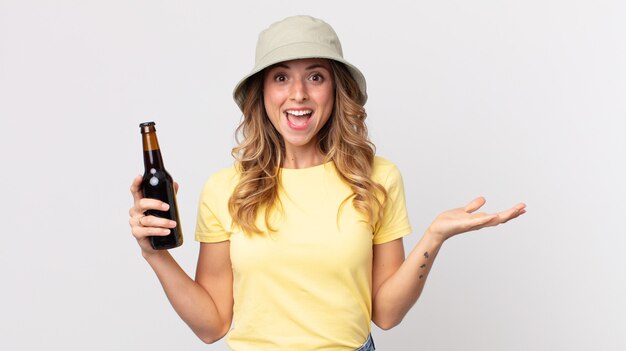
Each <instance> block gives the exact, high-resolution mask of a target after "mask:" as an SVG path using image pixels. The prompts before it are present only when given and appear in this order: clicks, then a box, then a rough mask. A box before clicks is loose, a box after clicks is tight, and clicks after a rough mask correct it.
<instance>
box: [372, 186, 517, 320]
mask: <svg viewBox="0 0 626 351" xmlns="http://www.w3.org/2000/svg"><path fill="white" fill-rule="evenodd" d="M484 204H485V199H483V198H477V199H475V200H473V201H472V202H470V203H469V204H468V205H467V206H465V207H464V208H457V209H454V210H450V211H446V212H444V213H442V214H441V215H439V216H438V217H437V218H436V219H435V221H433V223H432V224H431V225H430V226H429V227H428V229H427V230H426V233H425V234H424V236H423V237H422V239H421V240H420V241H419V242H418V243H417V245H416V246H415V248H414V249H413V251H412V252H411V253H410V254H409V256H408V257H407V258H406V260H405V259H404V247H403V245H402V239H396V240H393V241H391V242H388V243H385V244H380V245H374V261H373V267H372V296H373V302H372V305H373V306H372V320H373V321H374V323H376V325H378V326H379V327H380V328H381V329H390V328H393V327H394V326H396V325H398V324H399V323H400V322H401V321H402V318H404V316H405V315H406V313H407V312H408V311H409V309H411V307H412V306H413V304H415V301H417V299H418V298H419V296H420V294H421V293H422V290H423V288H424V284H425V283H426V278H427V277H428V273H429V272H430V269H431V267H432V264H433V262H434V260H435V257H436V256H437V253H438V252H439V249H441V246H442V245H443V243H444V242H445V241H446V240H447V239H449V238H451V237H452V236H454V235H457V234H461V233H465V232H468V231H472V230H478V229H481V228H484V227H489V226H496V225H498V224H501V223H505V222H507V221H509V220H511V219H513V218H516V217H518V216H520V215H522V214H524V213H525V212H526V210H525V205H524V204H518V205H516V206H515V207H513V208H511V209H509V210H506V211H503V212H500V213H497V214H486V213H474V212H475V211H476V210H478V209H479V208H480V207H482V206H483V205H484Z"/></svg>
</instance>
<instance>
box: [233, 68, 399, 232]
mask: <svg viewBox="0 0 626 351" xmlns="http://www.w3.org/2000/svg"><path fill="white" fill-rule="evenodd" d="M328 61H329V63H330V66H331V68H332V75H333V78H334V85H335V86H334V88H335V103H334V107H333V111H332V113H331V116H330V118H329V120H328V121H327V122H326V124H325V125H324V126H323V127H322V128H321V129H320V131H319V132H318V137H317V147H318V148H319V150H320V152H321V153H322V154H323V155H325V158H326V161H333V162H334V164H335V168H336V169H337V172H338V173H339V175H340V176H341V178H342V179H343V180H344V181H345V182H346V183H347V184H348V185H349V186H350V188H351V189H352V191H353V193H354V195H353V199H352V204H353V206H354V207H355V208H356V209H357V210H358V211H360V212H361V213H363V214H364V215H365V216H366V218H367V219H368V222H369V223H370V224H371V225H372V226H374V224H375V223H377V222H378V220H379V219H380V218H381V217H382V213H383V208H384V205H385V202H386V199H387V193H386V191H385V188H384V187H383V186H382V185H380V184H378V183H376V182H374V181H372V180H371V175H372V167H373V163H374V155H375V151H376V149H375V146H374V144H373V143H372V142H370V140H369V139H368V136H367V126H366V125H365V118H366V113H365V109H364V108H363V105H361V104H360V103H359V101H363V99H362V95H361V91H360V90H359V86H358V84H357V82H356V81H355V80H354V78H353V77H352V75H351V74H350V72H349V71H348V69H347V68H346V67H345V66H344V65H343V64H342V63H340V62H337V61H334V60H328ZM263 80H264V71H262V72H259V73H257V74H256V75H254V76H252V77H250V78H249V80H248V82H247V85H246V87H245V98H244V102H243V119H242V121H241V123H240V124H239V127H237V131H236V134H237V142H238V146H236V147H234V148H233V150H232V155H233V157H234V158H235V160H236V161H237V162H236V164H237V168H238V171H239V172H240V174H241V178H240V180H239V183H238V184H237V186H236V187H235V189H234V191H233V194H232V195H231V197H230V199H229V202H228V208H229V211H230V215H231V217H232V219H233V224H234V225H235V226H237V227H239V228H241V229H242V230H243V231H244V232H245V233H262V232H263V231H261V230H260V229H259V228H258V227H257V225H256V221H257V214H258V213H259V211H264V215H265V225H266V227H267V228H268V230H274V229H273V228H272V227H271V225H270V221H269V218H270V215H271V211H272V210H274V209H276V208H277V206H278V205H279V204H278V201H277V200H278V188H279V181H280V169H281V167H282V164H283V160H284V157H285V148H284V142H283V139H282V137H281V135H280V134H279V133H278V132H277V131H276V129H275V128H274V126H273V125H272V123H271V121H270V119H269V117H268V116H267V113H266V112H265V104H264V102H263Z"/></svg>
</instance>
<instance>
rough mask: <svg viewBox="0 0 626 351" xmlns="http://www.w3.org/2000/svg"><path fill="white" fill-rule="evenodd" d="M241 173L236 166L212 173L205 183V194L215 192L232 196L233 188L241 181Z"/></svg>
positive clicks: (203, 191)
mask: <svg viewBox="0 0 626 351" xmlns="http://www.w3.org/2000/svg"><path fill="white" fill-rule="evenodd" d="M239 178H240V173H239V171H238V170H237V167H236V166H234V165H233V166H230V167H226V168H222V169H220V170H219V171H217V172H215V173H213V174H211V175H210V176H209V178H208V179H207V180H206V182H205V183H204V187H203V189H202V193H203V194H207V193H213V194H220V193H225V194H228V196H230V194H231V193H232V191H233V189H234V188H235V186H237V184H238V183H239Z"/></svg>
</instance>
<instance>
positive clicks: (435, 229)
mask: <svg viewBox="0 0 626 351" xmlns="http://www.w3.org/2000/svg"><path fill="white" fill-rule="evenodd" d="M485 202H486V200H485V198H484V197H478V198H476V199H474V200H472V201H471V202H470V203H469V204H467V206H465V207H461V208H455V209H452V210H449V211H446V212H443V213H442V214H440V215H439V216H437V218H435V220H434V221H433V222H432V223H431V225H430V226H429V227H428V232H430V234H431V235H433V236H434V237H435V238H436V239H437V240H440V241H441V242H444V241H446V240H447V239H449V238H451V237H453V236H455V235H457V234H461V233H466V232H469V231H472V230H478V229H481V228H485V227H493V226H496V225H498V224H502V223H506V222H508V221H510V220H511V219H513V218H517V217H519V216H521V215H523V214H524V213H526V205H525V204H524V203H521V202H520V203H519V204H517V205H515V206H513V207H512V208H510V209H508V210H505V211H502V212H499V213H491V214H490V213H484V212H478V213H476V211H477V210H478V209H479V208H481V207H482V206H483V205H484V204H485Z"/></svg>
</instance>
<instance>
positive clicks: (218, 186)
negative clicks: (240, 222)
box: [195, 171, 230, 243]
mask: <svg viewBox="0 0 626 351" xmlns="http://www.w3.org/2000/svg"><path fill="white" fill-rule="evenodd" d="M224 178H225V177H224V171H222V172H218V173H216V174H214V175H212V176H211V177H210V178H209V179H208V180H207V181H206V183H205V184H204V187H203V188H202V193H201V194H200V200H199V203H198V217H197V219H196V233H195V239H196V240H197V241H199V242H203V243H216V242H221V241H226V240H229V239H230V230H229V229H230V215H229V213H228V199H229V198H230V193H227V191H228V190H227V189H230V186H228V185H229V184H228V183H229V182H228V180H227V179H224Z"/></svg>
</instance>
